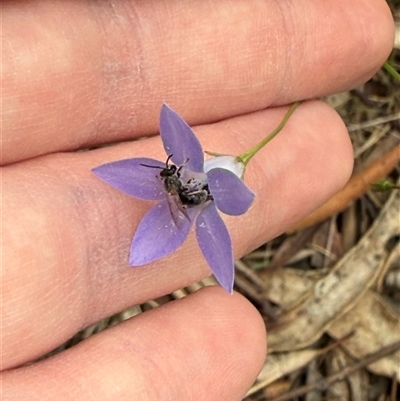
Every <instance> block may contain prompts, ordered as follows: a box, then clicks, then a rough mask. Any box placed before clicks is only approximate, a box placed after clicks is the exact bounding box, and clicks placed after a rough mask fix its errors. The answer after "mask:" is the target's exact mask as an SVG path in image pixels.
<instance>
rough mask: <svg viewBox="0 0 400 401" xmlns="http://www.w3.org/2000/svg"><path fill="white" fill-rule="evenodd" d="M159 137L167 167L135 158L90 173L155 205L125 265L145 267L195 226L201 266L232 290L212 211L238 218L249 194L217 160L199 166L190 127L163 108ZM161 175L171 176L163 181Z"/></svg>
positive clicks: (221, 231)
mask: <svg viewBox="0 0 400 401" xmlns="http://www.w3.org/2000/svg"><path fill="white" fill-rule="evenodd" d="M160 135H161V139H162V142H163V145H164V149H165V151H166V154H167V155H166V159H167V158H168V160H167V163H166V162H165V161H158V160H154V159H150V158H145V157H137V158H132V159H125V160H119V161H115V162H111V163H106V164H103V165H101V166H98V167H96V168H94V169H93V172H94V174H95V175H96V176H97V177H98V178H100V179H101V180H103V181H105V182H106V183H107V184H109V185H111V186H113V187H114V188H116V189H118V190H120V191H122V192H124V193H126V194H128V195H131V196H133V197H135V198H139V199H143V200H152V201H159V203H157V204H156V205H155V206H153V207H152V208H151V209H150V210H149V211H148V212H147V213H146V214H145V216H144V217H143V219H142V221H141V222H140V223H139V226H138V227H137V230H136V233H135V236H134V238H133V241H132V245H131V250H130V256H129V264H130V265H131V266H141V265H145V264H147V263H150V262H153V261H155V260H158V259H160V258H162V257H164V256H166V255H168V254H170V253H171V252H173V251H175V250H176V249H177V248H178V247H180V246H181V245H182V243H183V242H184V241H185V239H186V237H187V236H188V234H189V231H190V228H191V226H192V223H194V222H195V227H196V237H197V242H198V244H199V247H200V249H201V251H202V253H203V255H204V257H205V259H206V261H207V263H208V264H209V266H210V267H211V270H212V271H213V273H214V275H215V277H216V279H217V280H218V282H219V283H220V284H221V286H222V287H223V288H225V289H226V290H227V291H228V292H232V289H233V281H234V259H233V250H232V242H231V238H230V236H229V233H228V230H227V228H226V226H225V224H224V222H223V220H222V218H221V217H220V215H219V213H218V211H217V209H218V210H220V211H221V212H222V213H225V214H228V215H233V216H237V215H241V214H243V213H245V212H246V211H247V210H248V209H249V207H250V205H251V204H252V202H253V200H254V193H253V192H252V191H251V190H250V189H249V188H248V187H247V186H246V184H245V183H244V182H243V181H242V180H241V179H240V178H239V177H238V176H237V175H236V174H234V173H233V172H231V171H229V170H227V169H225V168H222V167H218V166H220V165H221V164H218V161H217V163H216V159H218V158H214V159H211V161H210V162H207V161H206V162H205V163H204V155H203V150H202V147H201V145H200V142H199V141H198V139H197V138H196V136H195V135H194V133H193V131H192V129H191V128H190V127H189V126H188V125H187V124H186V122H185V121H184V120H183V119H182V118H181V117H180V116H179V115H178V114H177V113H176V112H175V111H173V110H172V109H171V108H170V107H169V106H167V105H166V104H164V105H163V106H162V109H161V114H160ZM171 162H172V163H173V164H171ZM171 166H172V167H171ZM208 166H209V168H208ZM166 176H168V177H171V178H170V179H168V181H166ZM203 195H206V196H203Z"/></svg>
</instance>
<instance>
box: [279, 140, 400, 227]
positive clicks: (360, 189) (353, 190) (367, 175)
mask: <svg viewBox="0 0 400 401" xmlns="http://www.w3.org/2000/svg"><path fill="white" fill-rule="evenodd" d="M399 161H400V145H397V146H396V147H394V148H393V149H392V150H390V151H389V152H387V153H385V154H384V155H382V156H381V157H380V158H379V159H377V160H375V161H374V162H373V163H372V164H370V165H369V166H368V167H366V168H365V169H364V170H362V171H360V172H359V173H357V174H354V175H353V176H352V177H351V178H350V180H349V182H348V183H347V184H346V186H345V187H344V188H343V189H342V190H341V191H340V192H338V193H337V194H336V195H334V196H332V198H330V199H329V200H328V201H327V202H325V203H324V204H323V205H322V206H320V207H319V208H318V209H317V210H315V211H314V212H312V213H311V214H309V215H308V216H307V217H305V218H304V219H302V220H300V221H299V222H298V223H296V224H295V225H293V226H292V227H290V228H289V230H287V232H288V233H292V232H294V231H297V230H301V229H303V228H306V227H310V226H312V225H314V224H316V223H319V222H321V221H324V220H326V219H327V218H328V217H330V216H332V215H333V214H334V213H339V212H341V211H343V210H345V209H346V208H347V207H348V206H349V205H350V203H351V202H353V201H354V200H355V199H357V198H359V197H360V196H361V195H363V194H364V193H365V192H366V191H367V190H368V189H369V188H370V186H371V184H373V183H374V182H376V181H378V180H379V179H381V178H384V177H386V176H387V175H388V174H389V173H390V172H391V171H392V170H393V169H394V168H395V166H396V164H397V163H399Z"/></svg>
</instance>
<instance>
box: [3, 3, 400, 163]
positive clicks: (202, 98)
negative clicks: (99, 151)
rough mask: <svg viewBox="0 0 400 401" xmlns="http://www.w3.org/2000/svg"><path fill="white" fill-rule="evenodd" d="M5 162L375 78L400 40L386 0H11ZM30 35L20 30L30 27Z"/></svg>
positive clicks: (7, 9)
mask: <svg viewBox="0 0 400 401" xmlns="http://www.w3.org/2000/svg"><path fill="white" fill-rule="evenodd" d="M2 32H3V38H4V40H3V52H2V56H3V57H2V65H3V70H2V76H3V82H2V84H3V98H4V100H3V120H2V131H3V135H2V150H3V151H2V157H3V163H11V162H13V161H17V160H22V159H25V158H29V157H33V156H36V155H40V154H45V153H48V152H54V151H58V150H68V149H76V148H78V147H82V146H87V145H91V144H94V143H102V142H104V141H111V142H115V141H117V140H123V139H128V138H132V137H137V136H140V135H143V134H149V133H155V132H156V131H157V125H158V112H159V109H160V106H161V103H162V102H164V101H165V102H167V103H169V104H170V105H171V106H173V108H175V109H176V110H179V111H180V113H181V114H182V116H183V117H184V118H185V119H186V120H187V121H188V122H189V123H190V124H191V125H195V124H199V123H206V122H211V121H216V120H221V119H223V118H226V117H229V116H234V115H237V114H243V113H247V112H251V111H254V110H260V109H263V108H265V107H268V106H270V105H281V104H287V103H290V102H292V101H294V100H299V99H305V98H311V97H317V96H320V95H325V94H328V93H332V92H337V91H341V90H344V89H349V88H351V87H353V86H355V85H357V84H359V83H361V82H364V81H365V80H367V79H368V78H369V77H371V76H372V75H373V73H374V72H375V71H376V70H377V69H378V68H379V67H380V66H381V65H382V63H383V62H384V60H385V59H386V58H387V56H388V54H389V52H390V50H391V48H392V44H393V35H394V33H393V32H394V28H393V20H392V17H391V14H390V11H389V9H388V6H387V5H386V2H385V1H383V0H355V1H352V2H348V1H346V0H338V1H335V2H321V1H319V0H311V1H310V0H302V1H296V2H294V3H290V4H289V3H282V2H279V3H277V2H276V1H272V0H265V1H254V0H241V1H238V0H223V1H218V2H209V1H207V2H204V1H202V2H199V1H196V0H191V1H186V2H184V3H182V2H179V1H173V2H170V1H146V2H144V1H136V2H135V1H128V0H125V1H120V2H117V3H115V4H114V3H113V6H112V7H111V6H110V5H109V3H107V2H95V3H93V2H49V1H46V0H41V1H40V0H39V1H35V2H7V3H5V4H4V5H3V27H2ZM22 32H23V33H24V34H21V33H22Z"/></svg>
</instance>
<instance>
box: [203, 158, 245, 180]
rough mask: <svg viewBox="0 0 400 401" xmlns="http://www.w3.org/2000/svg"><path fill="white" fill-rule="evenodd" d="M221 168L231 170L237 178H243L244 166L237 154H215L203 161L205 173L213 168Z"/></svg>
mask: <svg viewBox="0 0 400 401" xmlns="http://www.w3.org/2000/svg"><path fill="white" fill-rule="evenodd" d="M218 167H220V168H223V169H225V170H229V171H232V173H233V174H235V175H237V176H238V177H239V178H243V175H244V170H245V168H246V166H245V165H244V163H243V162H242V161H241V160H240V158H239V157H237V156H228V155H225V156H215V157H213V158H211V159H208V160H206V161H205V162H204V172H205V173H207V172H209V171H210V170H211V169H213V168H218Z"/></svg>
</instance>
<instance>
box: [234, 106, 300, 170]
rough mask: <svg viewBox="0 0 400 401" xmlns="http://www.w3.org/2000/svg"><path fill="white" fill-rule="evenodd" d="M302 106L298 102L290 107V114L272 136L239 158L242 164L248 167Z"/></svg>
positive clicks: (287, 114) (286, 115) (288, 113)
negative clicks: (253, 158) (299, 106)
mask: <svg viewBox="0 0 400 401" xmlns="http://www.w3.org/2000/svg"><path fill="white" fill-rule="evenodd" d="M299 104H300V102H296V103H293V104H292V105H291V106H290V109H289V110H288V112H287V113H286V114H285V117H283V120H282V121H281V123H280V124H279V125H278V126H277V127H276V128H275V129H274V130H273V131H272V132H271V134H269V135H268V136H267V137H265V138H264V139H263V140H262V141H261V142H259V143H258V144H257V145H255V146H254V147H252V148H251V149H250V150H249V151H247V152H245V153H243V154H241V155H239V156H238V158H239V159H240V160H241V162H242V163H243V164H244V165H245V166H247V164H248V163H249V161H250V160H251V159H252V157H253V156H254V155H255V154H256V153H257V152H258V151H259V150H260V149H262V148H263V147H264V146H265V145H266V144H267V143H268V142H269V141H270V140H272V139H274V138H275V137H276V136H277V135H278V134H279V132H281V131H282V129H283V127H284V126H285V124H286V123H287V121H288V120H289V118H290V117H291V115H292V114H293V112H294V111H295V110H296V108H297V106H298V105H299Z"/></svg>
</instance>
